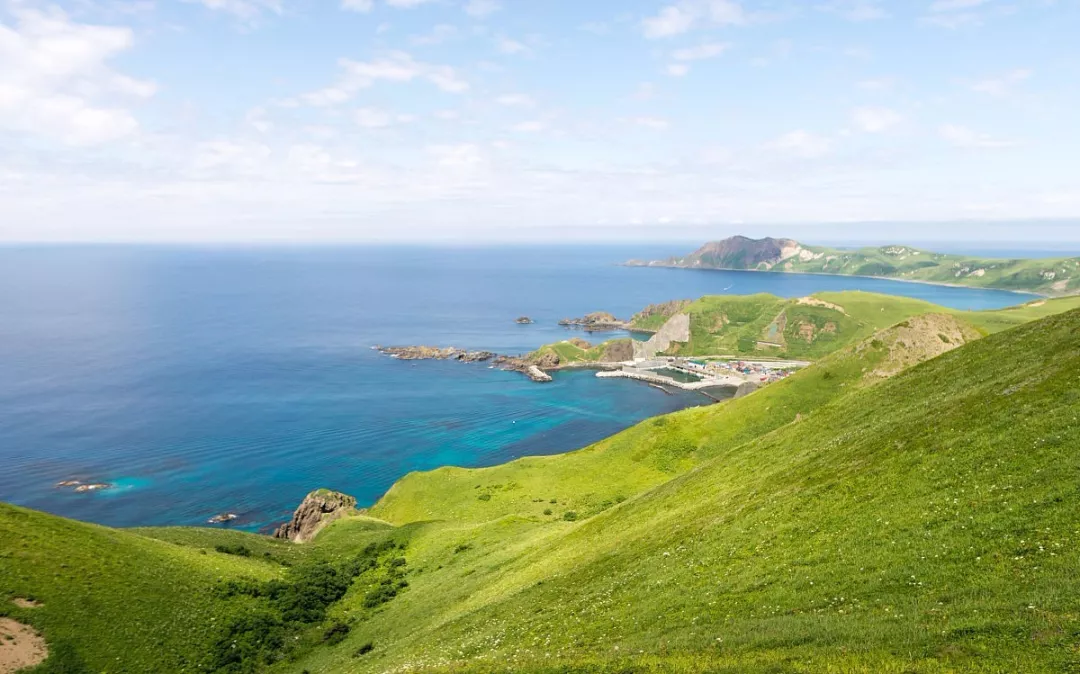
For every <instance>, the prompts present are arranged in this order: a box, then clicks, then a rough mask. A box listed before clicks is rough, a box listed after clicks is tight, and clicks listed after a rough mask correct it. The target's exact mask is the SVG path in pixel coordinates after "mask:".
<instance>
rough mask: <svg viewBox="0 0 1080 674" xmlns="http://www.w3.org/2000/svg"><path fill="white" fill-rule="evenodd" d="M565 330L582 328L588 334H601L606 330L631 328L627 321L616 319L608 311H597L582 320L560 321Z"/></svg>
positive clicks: (565, 319)
mask: <svg viewBox="0 0 1080 674" xmlns="http://www.w3.org/2000/svg"><path fill="white" fill-rule="evenodd" d="M559 325H561V326H563V327H564V328H581V329H582V330H585V331H586V332H601V331H604V330H625V329H626V328H627V327H629V324H628V323H627V322H626V321H622V320H619V319H618V318H615V316H613V315H612V314H609V313H608V312H606V311H595V312H593V313H591V314H586V315H585V316H582V317H581V318H564V319H562V320H561V321H559Z"/></svg>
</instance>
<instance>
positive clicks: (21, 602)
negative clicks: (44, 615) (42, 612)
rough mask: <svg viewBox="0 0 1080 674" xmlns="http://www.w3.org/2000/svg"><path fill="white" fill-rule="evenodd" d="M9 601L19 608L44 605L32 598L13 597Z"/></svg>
mask: <svg viewBox="0 0 1080 674" xmlns="http://www.w3.org/2000/svg"><path fill="white" fill-rule="evenodd" d="M11 602H12V603H13V604H15V605H16V606H18V607H19V608H41V607H42V606H44V605H45V604H42V603H41V602H40V601H34V600H33V599H26V598H24V597H15V598H14V599H12V600H11Z"/></svg>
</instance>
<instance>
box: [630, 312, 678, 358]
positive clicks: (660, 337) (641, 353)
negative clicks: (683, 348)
mask: <svg viewBox="0 0 1080 674" xmlns="http://www.w3.org/2000/svg"><path fill="white" fill-rule="evenodd" d="M689 341H690V316H689V315H687V314H675V315H674V316H672V317H671V318H670V319H668V322H667V323H664V325H663V327H661V328H660V329H659V330H657V331H656V334H655V335H653V336H652V337H650V338H649V341H647V342H634V358H635V359H644V360H648V359H650V358H655V357H656V355H657V354H659V353H663V352H665V351H667V350H668V349H670V348H671V344H672V342H689Z"/></svg>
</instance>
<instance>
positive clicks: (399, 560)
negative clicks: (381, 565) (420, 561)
mask: <svg viewBox="0 0 1080 674" xmlns="http://www.w3.org/2000/svg"><path fill="white" fill-rule="evenodd" d="M406 563H407V562H406V561H405V558H404V557H394V558H393V559H391V560H390V568H391V569H396V568H398V567H401V566H405V564H406Z"/></svg>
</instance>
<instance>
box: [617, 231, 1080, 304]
mask: <svg viewBox="0 0 1080 674" xmlns="http://www.w3.org/2000/svg"><path fill="white" fill-rule="evenodd" d="M626 264H627V265H628V266H633V267H674V268H679V269H723V270H731V271H771V272H790V273H800V274H835V275H839V276H870V277H875V278H886V279H895V280H899V281H917V282H921V283H940V284H948V285H959V286H968V287H973V288H994V289H999V290H1014V291H1022V292H1030V293H1037V294H1041V295H1050V296H1052V295H1068V294H1074V293H1077V292H1080V257H1071V258H1067V257H1062V258H1045V259H1022V258H1017V259H987V258H977V257H970V256H966V255H949V254H946V253H935V252H931V251H927V250H921V249H918V248H913V247H911V246H903V245H891V246H880V247H870V248H858V249H843V248H827V247H824V246H807V245H804V244H801V243H799V242H798V241H794V240H792V239H774V238H764V239H750V238H747V237H745V236H734V237H731V238H728V239H724V240H723V241H714V242H710V243H706V244H705V245H704V246H702V247H701V248H699V249H697V250H696V251H694V252H693V253H690V254H689V255H687V256H686V257H672V258H668V259H666V260H651V261H649V260H630V261H628V262H627V263H626Z"/></svg>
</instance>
